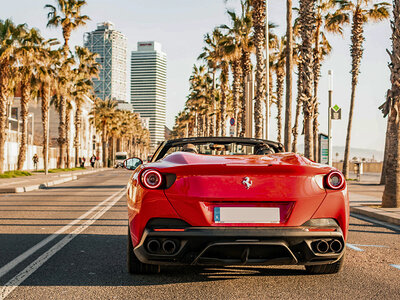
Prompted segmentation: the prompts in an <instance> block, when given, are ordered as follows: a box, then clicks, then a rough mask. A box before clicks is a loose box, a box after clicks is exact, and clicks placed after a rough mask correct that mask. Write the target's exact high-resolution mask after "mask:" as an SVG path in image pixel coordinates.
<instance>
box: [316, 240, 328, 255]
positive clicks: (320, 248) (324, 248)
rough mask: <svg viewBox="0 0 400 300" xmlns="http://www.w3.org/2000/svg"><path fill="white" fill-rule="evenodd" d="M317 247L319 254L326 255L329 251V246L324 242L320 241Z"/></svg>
mask: <svg viewBox="0 0 400 300" xmlns="http://www.w3.org/2000/svg"><path fill="white" fill-rule="evenodd" d="M316 247H317V251H318V252H319V253H326V252H328V250H329V244H328V242H327V241H324V240H321V241H318V242H317V245H316Z"/></svg>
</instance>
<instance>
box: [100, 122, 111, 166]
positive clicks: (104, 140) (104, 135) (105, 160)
mask: <svg viewBox="0 0 400 300" xmlns="http://www.w3.org/2000/svg"><path fill="white" fill-rule="evenodd" d="M102 131H103V132H102V135H101V139H102V144H103V167H105V168H108V167H109V165H108V137H107V128H106V124H103V130H102Z"/></svg>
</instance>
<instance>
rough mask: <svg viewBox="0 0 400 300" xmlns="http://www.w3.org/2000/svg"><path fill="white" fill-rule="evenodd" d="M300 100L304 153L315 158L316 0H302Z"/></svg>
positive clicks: (300, 21)
mask: <svg viewBox="0 0 400 300" xmlns="http://www.w3.org/2000/svg"><path fill="white" fill-rule="evenodd" d="M299 23H300V36H301V43H302V44H301V48H300V65H301V73H299V79H298V80H300V94H299V95H300V96H299V97H300V100H301V101H302V103H303V116H304V155H305V157H307V158H309V159H313V109H314V107H313V104H314V99H313V89H312V86H313V81H314V76H313V49H312V41H313V37H314V28H315V0H300V10H299Z"/></svg>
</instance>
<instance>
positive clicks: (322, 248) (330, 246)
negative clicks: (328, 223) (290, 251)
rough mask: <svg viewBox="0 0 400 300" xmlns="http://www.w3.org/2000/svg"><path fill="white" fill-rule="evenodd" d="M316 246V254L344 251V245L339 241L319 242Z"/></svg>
mask: <svg viewBox="0 0 400 300" xmlns="http://www.w3.org/2000/svg"><path fill="white" fill-rule="evenodd" d="M314 245H315V250H316V252H317V253H322V254H325V253H328V252H334V253H339V252H340V251H342V249H343V243H342V242H341V241H339V240H337V239H334V240H331V241H325V240H319V241H316V242H315V244H314Z"/></svg>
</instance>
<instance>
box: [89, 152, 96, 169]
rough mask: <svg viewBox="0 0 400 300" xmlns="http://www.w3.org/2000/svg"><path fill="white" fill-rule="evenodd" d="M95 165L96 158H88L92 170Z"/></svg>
mask: <svg viewBox="0 0 400 300" xmlns="http://www.w3.org/2000/svg"><path fill="white" fill-rule="evenodd" d="M95 163H96V156H95V155H94V154H93V155H92V157H91V158H90V165H91V166H92V168H94V165H95Z"/></svg>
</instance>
